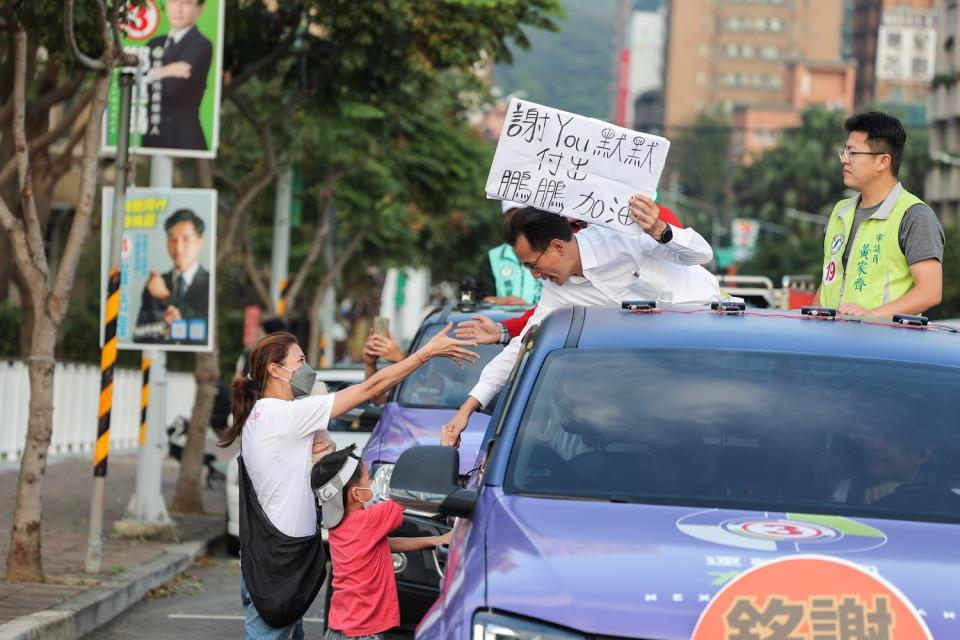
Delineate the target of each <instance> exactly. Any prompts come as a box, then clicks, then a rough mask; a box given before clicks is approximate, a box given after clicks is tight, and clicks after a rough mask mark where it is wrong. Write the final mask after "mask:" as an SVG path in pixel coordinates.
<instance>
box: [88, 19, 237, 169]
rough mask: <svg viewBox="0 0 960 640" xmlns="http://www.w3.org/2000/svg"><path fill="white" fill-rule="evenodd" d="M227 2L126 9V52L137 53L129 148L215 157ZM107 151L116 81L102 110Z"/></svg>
mask: <svg viewBox="0 0 960 640" xmlns="http://www.w3.org/2000/svg"><path fill="white" fill-rule="evenodd" d="M223 11H224V0H146V2H145V3H144V4H141V5H136V6H132V7H129V8H128V18H127V24H126V28H125V30H124V37H123V41H124V49H125V50H126V51H127V52H129V53H132V54H134V55H136V56H138V57H139V59H140V67H139V70H140V73H139V75H138V78H139V82H138V83H137V85H136V86H135V89H134V96H133V112H132V114H131V122H130V134H131V135H130V148H131V151H136V152H137V153H141V154H147V155H167V156H175V157H197V158H213V157H216V147H217V139H218V135H219V121H218V120H219V119H218V114H219V106H220V75H221V58H222V51H221V49H222V40H223V38H222V33H223ZM105 118H106V126H105V127H104V150H105V151H106V152H108V153H109V152H113V151H114V150H115V147H116V140H117V133H118V128H119V88H118V86H117V84H116V82H114V84H113V85H112V86H111V92H110V99H109V100H108V104H107V110H106V113H105Z"/></svg>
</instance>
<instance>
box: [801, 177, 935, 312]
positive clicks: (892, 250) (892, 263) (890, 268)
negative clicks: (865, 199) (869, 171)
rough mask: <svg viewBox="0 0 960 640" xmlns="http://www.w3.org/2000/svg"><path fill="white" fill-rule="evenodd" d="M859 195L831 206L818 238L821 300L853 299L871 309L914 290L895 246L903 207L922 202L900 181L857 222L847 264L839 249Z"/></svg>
mask: <svg viewBox="0 0 960 640" xmlns="http://www.w3.org/2000/svg"><path fill="white" fill-rule="evenodd" d="M859 199H860V196H859V195H857V196H854V197H853V198H847V199H845V200H841V201H840V202H838V203H837V205H836V206H835V207H834V208H833V213H832V214H830V221H829V222H828V223H827V232H826V234H825V235H824V238H823V279H822V285H821V289H820V304H821V305H822V306H824V307H834V308H835V307H839V306H840V305H841V304H844V303H848V302H852V303H855V304H858V305H860V306H861V307H863V308H864V309H875V308H876V307H879V306H880V305H882V304H886V303H888V302H890V301H891V300H896V299H897V298H900V297H902V296H903V295H904V294H905V293H907V292H908V291H910V289H912V288H913V285H914V282H913V275H912V274H911V273H910V265H908V264H907V259H906V258H905V257H904V255H903V251H902V250H901V249H900V223H901V221H903V215H904V214H905V213H906V212H907V209H909V208H910V207H912V206H913V205H915V204H922V203H923V201H922V200H920V198H918V197H917V196H915V195H913V194H912V193H910V192H909V191H907V190H906V189H904V188H903V185H902V184H900V183H899V182H898V183H897V186H895V187H894V188H893V190H892V191H890V193H889V194H888V195H887V197H886V198H885V199H884V201H883V204H881V205H880V208H879V209H877V210H876V211H875V212H874V213H873V215H872V216H870V217H869V218H867V219H866V220H864V221H863V222H862V223H860V227H859V228H858V229H857V235H856V237H855V238H854V239H853V245H852V247H851V250H850V257H849V259H848V264H847V265H846V267H845V266H844V264H843V252H844V249H845V247H846V246H847V242H849V241H850V229H851V227H852V226H853V219H854V217H855V215H856V212H857V202H858V201H859Z"/></svg>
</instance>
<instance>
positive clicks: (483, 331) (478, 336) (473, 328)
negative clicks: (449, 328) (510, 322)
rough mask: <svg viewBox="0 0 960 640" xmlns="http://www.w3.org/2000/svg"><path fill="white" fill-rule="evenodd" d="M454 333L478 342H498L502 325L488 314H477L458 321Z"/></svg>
mask: <svg viewBox="0 0 960 640" xmlns="http://www.w3.org/2000/svg"><path fill="white" fill-rule="evenodd" d="M453 335H455V336H456V337H458V338H460V339H461V340H472V341H473V342H476V343H477V344H497V342H499V341H500V327H498V326H497V323H496V322H494V321H493V320H491V319H490V318H488V317H487V316H481V315H476V316H473V318H471V319H470V320H464V321H463V322H458V323H457V328H456V329H455V330H454V332H453Z"/></svg>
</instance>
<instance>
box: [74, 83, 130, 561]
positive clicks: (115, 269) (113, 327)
mask: <svg viewBox="0 0 960 640" xmlns="http://www.w3.org/2000/svg"><path fill="white" fill-rule="evenodd" d="M133 80H134V78H133V74H132V73H129V72H121V73H120V74H119V78H118V85H119V87H120V114H119V115H120V117H119V122H118V123H117V124H118V131H117V160H116V163H115V172H114V173H115V178H114V185H113V189H114V192H113V211H112V214H113V215H112V217H111V228H110V233H111V238H110V255H109V262H108V263H107V264H108V265H109V269H108V274H109V275H108V277H107V283H106V284H107V287H106V289H107V298H106V304H105V306H104V312H103V325H104V326H103V347H102V348H101V350H100V402H99V406H98V410H97V440H96V444H95V445H94V447H93V495H92V496H91V498H90V530H89V534H88V537H87V558H86V562H85V567H84V568H85V569H86V571H87V573H100V560H101V558H102V553H103V547H102V543H101V533H102V531H103V493H104V480H105V478H106V475H107V456H108V455H109V454H110V413H111V410H112V409H113V368H114V365H115V364H116V363H117V316H118V315H119V314H120V247H121V241H122V233H123V215H124V209H125V208H126V207H125V202H126V196H127V172H128V171H129V169H130V165H129V153H128V151H129V148H130V107H131V103H132V97H133Z"/></svg>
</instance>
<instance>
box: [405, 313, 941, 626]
mask: <svg viewBox="0 0 960 640" xmlns="http://www.w3.org/2000/svg"><path fill="white" fill-rule="evenodd" d="M911 322H912V321H911ZM958 390H960V335H957V333H956V331H955V330H953V329H950V328H948V327H939V326H935V325H933V324H931V325H924V326H894V325H892V324H883V323H871V322H866V321H864V322H860V321H858V320H853V319H844V318H836V319H830V318H823V317H811V316H807V315H804V314H801V313H784V312H768V311H765V310H758V311H748V312H744V311H743V310H741V309H736V308H731V309H728V310H727V311H723V310H708V309H692V308H670V307H667V308H664V309H657V310H654V311H648V312H643V313H637V312H630V311H623V310H618V309H613V308H589V309H584V308H576V307H575V308H573V309H564V310H559V311H557V312H554V313H553V314H551V315H550V316H549V317H548V318H547V319H546V320H545V322H544V323H543V325H542V326H541V327H540V328H539V329H538V330H536V331H535V332H533V334H532V335H531V336H530V337H529V338H528V339H527V340H526V342H525V349H524V352H523V355H522V356H521V361H520V364H519V367H518V369H517V370H516V371H515V372H514V375H513V376H512V377H511V380H510V382H509V383H508V386H507V388H506V389H505V391H504V394H505V396H504V398H503V400H502V403H501V406H500V407H499V408H498V410H497V412H496V413H495V415H494V418H493V421H492V422H491V424H490V428H489V430H488V433H487V434H486V439H487V441H488V442H486V443H485V444H484V446H483V447H482V450H483V451H488V450H489V451H490V454H489V456H487V457H486V458H485V459H484V460H482V462H483V464H482V466H481V467H480V470H479V472H478V473H477V474H476V475H475V476H474V478H473V482H472V483H470V484H467V485H466V486H467V487H468V488H464V485H463V484H462V483H460V482H459V481H458V479H459V471H460V465H459V461H458V459H457V454H456V452H454V451H452V450H451V449H449V448H444V447H418V448H414V449H411V450H409V451H408V452H406V453H405V454H404V455H403V456H402V457H401V459H400V460H399V462H398V464H397V465H396V467H395V469H394V471H393V477H392V484H391V495H392V496H393V497H394V499H396V500H398V501H399V502H401V504H403V505H404V506H405V507H406V508H408V509H414V510H417V511H420V512H427V513H434V514H440V515H446V516H456V517H459V521H458V524H457V525H456V526H455V528H454V539H453V543H452V544H451V547H450V552H449V558H448V561H447V565H446V573H445V575H444V579H443V583H442V586H441V594H440V597H439V599H438V601H437V602H436V604H435V605H434V606H433V607H432V608H431V609H430V611H429V612H428V613H427V615H426V617H425V618H424V620H423V621H422V623H421V624H420V626H419V627H418V628H417V634H416V637H417V638H422V639H431V640H432V639H436V640H470V639H472V640H501V639H506V638H517V639H526V640H533V639H541V640H548V639H549V640H559V639H564V640H568V639H569V640H572V639H583V638H589V639H603V640H615V639H617V638H639V639H645V640H668V639H670V640H679V639H681V638H682V639H687V638H691V637H695V638H697V640H701V639H703V638H710V639H711V640H713V639H714V638H738V639H750V640H761V639H770V638H789V639H790V640H841V639H843V640H852V639H853V638H858V639H864V640H865V639H867V638H870V639H880V638H883V639H888V638H895V639H901V638H911V640H912V639H913V638H923V637H933V638H944V639H952V638H960V586H958V579H957V576H958V575H960V464H958V462H960V424H958V422H957V416H958V415H960V391H958ZM815 563H820V564H815ZM821 564H826V565H827V566H830V567H834V568H837V569H836V571H834V570H832V569H831V570H827V571H825V570H819V572H817V573H813V574H811V573H810V571H809V569H810V568H811V567H814V566H817V567H819V566H821ZM778 571H779V573H777V572H778ZM804 571H806V573H804ZM844 571H846V572H848V573H852V574H853V577H854V579H855V581H859V582H858V583H857V584H860V585H861V587H858V588H861V591H854V590H850V591H849V592H846V593H837V592H836V591H837V590H838V589H840V588H841V587H842V588H843V589H846V588H847V587H846V586H845V585H846V583H845V582H843V583H842V584H841V582H842V581H841V578H840V576H841V574H843V572H844ZM791 572H792V573H791ZM785 575H786V577H784V576H785ZM810 575H813V577H812V578H811V577H810ZM843 575H846V574H843ZM771 576H778V577H776V578H775V579H773V578H771ZM844 580H846V578H844ZM758 585H760V586H758ZM863 585H866V586H863ZM831 590H833V591H831ZM712 603H716V606H713V605H712ZM728 603H733V604H732V605H731V604H728ZM705 611H706V613H705ZM701 615H703V620H700V618H701ZM698 621H699V624H700V627H698ZM710 624H713V625H714V626H713V627H710ZM710 629H713V631H711V630H710ZM718 630H719V631H718ZM928 630H929V635H928ZM695 632H696V634H697V635H694V634H695Z"/></svg>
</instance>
